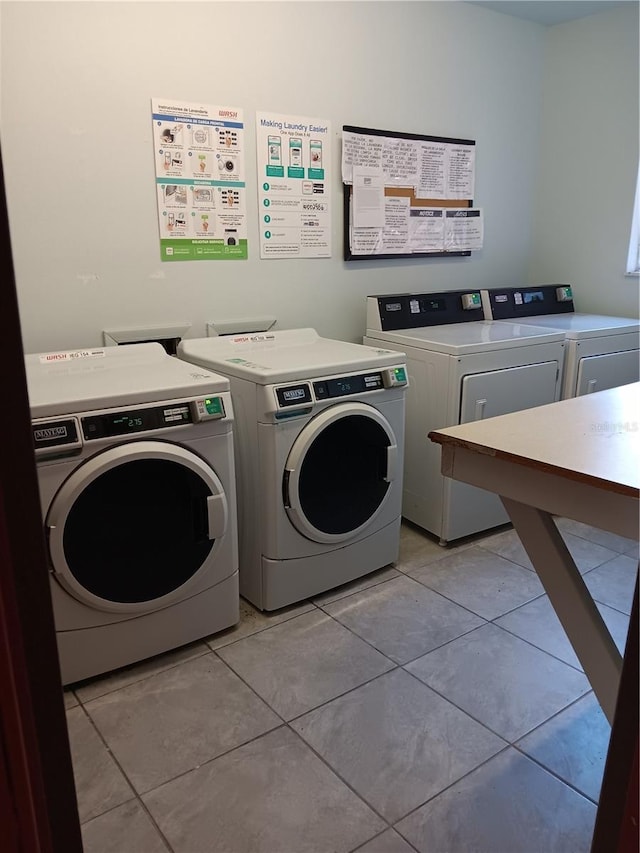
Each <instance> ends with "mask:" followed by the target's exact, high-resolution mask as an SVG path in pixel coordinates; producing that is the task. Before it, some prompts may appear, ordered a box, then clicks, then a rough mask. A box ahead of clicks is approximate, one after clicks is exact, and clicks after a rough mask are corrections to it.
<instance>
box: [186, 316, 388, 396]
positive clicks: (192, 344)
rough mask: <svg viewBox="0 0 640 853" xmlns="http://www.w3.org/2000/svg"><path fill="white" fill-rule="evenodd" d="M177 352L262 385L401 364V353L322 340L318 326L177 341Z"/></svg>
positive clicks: (328, 339)
mask: <svg viewBox="0 0 640 853" xmlns="http://www.w3.org/2000/svg"><path fill="white" fill-rule="evenodd" d="M178 356H179V357H180V358H183V359H186V360H187V361H191V362H193V363H195V364H199V365H202V366H204V367H207V368H209V367H210V368H211V369H212V370H220V371H222V372H223V373H224V374H226V375H228V376H236V377H239V378H241V379H248V380H250V381H252V382H255V383H256V384H258V385H271V384H272V383H274V382H287V381H290V380H296V379H310V378H317V377H318V376H323V375H331V374H333V373H342V372H346V371H350V370H368V369H374V368H383V367H391V366H392V365H396V364H397V363H398V353H397V352H393V351H390V350H386V349H384V348H377V347H369V346H364V345H363V344H353V343H348V342H346V341H336V340H332V339H330V338H322V337H320V336H319V335H318V333H317V332H316V331H315V329H285V330H283V331H278V332H264V333H260V334H255V335H228V336H226V337H219V338H201V339H195V340H194V339H190V340H186V341H181V343H180V344H179V345H178Z"/></svg>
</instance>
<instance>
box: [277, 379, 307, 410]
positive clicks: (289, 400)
mask: <svg viewBox="0 0 640 853" xmlns="http://www.w3.org/2000/svg"><path fill="white" fill-rule="evenodd" d="M276 396H277V398H278V403H279V405H280V406H298V405H300V403H310V402H311V389H310V388H309V385H308V383H307V382H303V383H302V384H300V385H288V386H287V387H286V388H276Z"/></svg>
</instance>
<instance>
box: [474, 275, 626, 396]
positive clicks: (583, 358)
mask: <svg viewBox="0 0 640 853" xmlns="http://www.w3.org/2000/svg"><path fill="white" fill-rule="evenodd" d="M482 299H483V305H484V306H485V311H486V313H487V315H488V316H489V317H492V318H493V319H494V320H499V321H507V322H513V320H516V319H517V320H521V321H522V322H525V323H528V324H530V325H532V326H533V325H535V326H538V327H539V328H543V329H549V330H557V331H560V332H562V333H563V334H564V335H565V341H566V349H565V360H564V375H563V380H562V398H563V399H567V398H569V397H580V396H581V395H582V394H591V393H592V392H593V391H604V390H606V389H607V388H615V387H617V386H619V385H627V384H629V383H631V382H637V381H638V379H639V378H640V350H639V346H640V321H638V320H634V319H631V318H629V317H609V316H607V315H603V314H585V313H579V312H575V311H574V303H573V295H572V291H571V288H570V287H569V286H567V285H557V284H552V285H542V286H531V287H521V288H494V289H492V290H487V291H483V292H482Z"/></svg>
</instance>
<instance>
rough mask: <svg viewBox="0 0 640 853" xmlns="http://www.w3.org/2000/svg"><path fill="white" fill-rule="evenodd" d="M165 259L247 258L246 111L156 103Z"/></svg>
mask: <svg viewBox="0 0 640 853" xmlns="http://www.w3.org/2000/svg"><path fill="white" fill-rule="evenodd" d="M151 111H152V116H153V147H154V152H155V164H156V189H157V196H158V223H159V227H160V254H161V259H162V260H163V261H223V260H245V259H246V258H247V254H248V249H247V204H246V189H245V176H246V173H245V164H244V146H245V139H244V122H243V116H242V110H240V109H237V108H236V107H216V106H208V105H206V104H192V103H185V102H181V101H174V100H168V99H162V98H153V99H152V101H151Z"/></svg>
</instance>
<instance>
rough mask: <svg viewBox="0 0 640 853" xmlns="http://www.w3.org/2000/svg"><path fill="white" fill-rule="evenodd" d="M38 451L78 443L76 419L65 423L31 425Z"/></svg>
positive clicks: (52, 422)
mask: <svg viewBox="0 0 640 853" xmlns="http://www.w3.org/2000/svg"><path fill="white" fill-rule="evenodd" d="M31 428H32V430H33V441H34V444H35V446H36V450H39V449H41V448H45V447H58V446H61V445H65V444H75V443H76V442H77V441H78V427H77V424H76V421H75V418H69V419H67V420H64V421H48V422H47V423H35V424H32V425H31Z"/></svg>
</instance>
